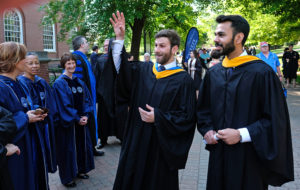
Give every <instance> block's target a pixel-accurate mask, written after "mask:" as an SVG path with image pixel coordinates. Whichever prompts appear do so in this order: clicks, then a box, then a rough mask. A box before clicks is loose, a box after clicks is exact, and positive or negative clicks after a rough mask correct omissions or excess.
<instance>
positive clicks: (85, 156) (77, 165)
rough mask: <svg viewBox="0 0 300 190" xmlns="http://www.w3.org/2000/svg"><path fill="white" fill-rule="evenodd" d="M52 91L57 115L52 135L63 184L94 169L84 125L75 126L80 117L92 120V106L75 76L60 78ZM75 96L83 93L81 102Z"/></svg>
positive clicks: (88, 135)
mask: <svg viewBox="0 0 300 190" xmlns="http://www.w3.org/2000/svg"><path fill="white" fill-rule="evenodd" d="M70 80H73V82H74V83H71V82H70ZM70 84H75V85H70ZM53 88H54V91H55V97H56V103H57V108H58V111H59V113H60V118H59V125H58V126H57V127H56V133H55V134H56V135H55V138H56V144H57V147H56V149H57V164H58V168H59V176H60V179H61V182H62V183H63V184H67V183H70V182H71V181H72V180H73V179H74V178H75V177H76V175H77V174H78V173H87V172H89V171H91V170H92V169H94V168H95V165H94V157H93V145H92V142H91V141H92V140H91V135H90V133H89V130H88V128H87V126H80V125H78V122H79V120H80V117H81V116H90V117H93V116H92V114H91V113H92V111H93V105H92V104H91V100H90V99H91V97H90V95H89V91H88V89H87V87H86V86H85V84H84V82H83V81H81V80H80V79H78V78H77V77H73V79H70V78H69V77H68V76H66V75H61V76H60V77H59V78H58V79H57V80H56V81H55V83H54V84H53ZM76 93H81V94H82V93H83V95H82V96H80V97H81V98H82V99H81V100H78V99H77V98H76V99H75V95H74V94H76ZM90 117H89V118H90ZM88 122H89V120H88Z"/></svg>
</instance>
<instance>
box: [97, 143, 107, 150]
mask: <svg viewBox="0 0 300 190" xmlns="http://www.w3.org/2000/svg"><path fill="white" fill-rule="evenodd" d="M105 145H107V144H101V143H99V144H98V145H97V146H96V149H101V148H103V147H105Z"/></svg>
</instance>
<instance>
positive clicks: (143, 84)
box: [110, 12, 196, 190]
mask: <svg viewBox="0 0 300 190" xmlns="http://www.w3.org/2000/svg"><path fill="white" fill-rule="evenodd" d="M113 18H114V19H111V23H112V25H113V27H114V31H115V33H116V40H115V41H114V42H113V48H112V49H113V50H112V52H110V55H111V54H112V53H113V54H114V55H118V54H120V56H119V57H116V56H114V63H115V66H116V69H117V71H118V72H119V77H120V80H119V84H118V86H117V88H118V91H119V95H120V96H121V97H122V98H123V99H124V100H127V101H128V102H129V107H130V109H129V115H128V119H127V124H126V128H125V133H124V138H123V142H122V149H121V154H120V161H119V166H118V170H117V175H116V179H115V184H114V188H113V189H115V190H117V189H122V190H127V189H128V190H134V189H153V190H165V189H173V190H174V189H179V183H178V170H179V169H183V168H184V167H185V164H186V160H187V157H188V151H189V149H190V146H191V144H192V141H193V136H194V130H195V124H196V123H195V119H196V118H195V106H196V105H195V104H196V91H195V88H194V86H193V80H192V78H191V77H190V76H189V74H188V73H187V72H185V71H184V70H183V69H181V68H180V67H178V66H177V63H176V60H175V58H174V56H175V54H176V52H177V51H178V48H179V44H180V37H179V36H178V34H177V33H176V32H175V31H174V30H162V31H159V32H158V33H157V34H156V35H155V57H156V63H155V64H151V63H149V64H145V63H140V62H128V61H127V59H126V58H127V55H126V52H125V48H124V47H123V43H124V37H125V18H124V15H123V13H121V14H120V13H119V12H117V16H116V15H114V14H113ZM122 48H123V50H122Z"/></svg>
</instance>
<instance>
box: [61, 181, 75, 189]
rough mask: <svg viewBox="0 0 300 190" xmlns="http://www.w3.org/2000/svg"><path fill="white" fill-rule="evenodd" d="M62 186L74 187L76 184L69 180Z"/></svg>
mask: <svg viewBox="0 0 300 190" xmlns="http://www.w3.org/2000/svg"><path fill="white" fill-rule="evenodd" d="M64 186H66V187H70V188H72V187H76V186H77V185H76V183H75V181H71V182H70V183H67V184H64Z"/></svg>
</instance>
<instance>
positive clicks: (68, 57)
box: [60, 53, 76, 69]
mask: <svg viewBox="0 0 300 190" xmlns="http://www.w3.org/2000/svg"><path fill="white" fill-rule="evenodd" d="M70 60H74V61H76V59H75V57H74V55H73V54H70V53H64V54H63V55H62V56H61V58H60V66H61V68H63V69H64V68H65V65H66V63H67V61H70Z"/></svg>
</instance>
